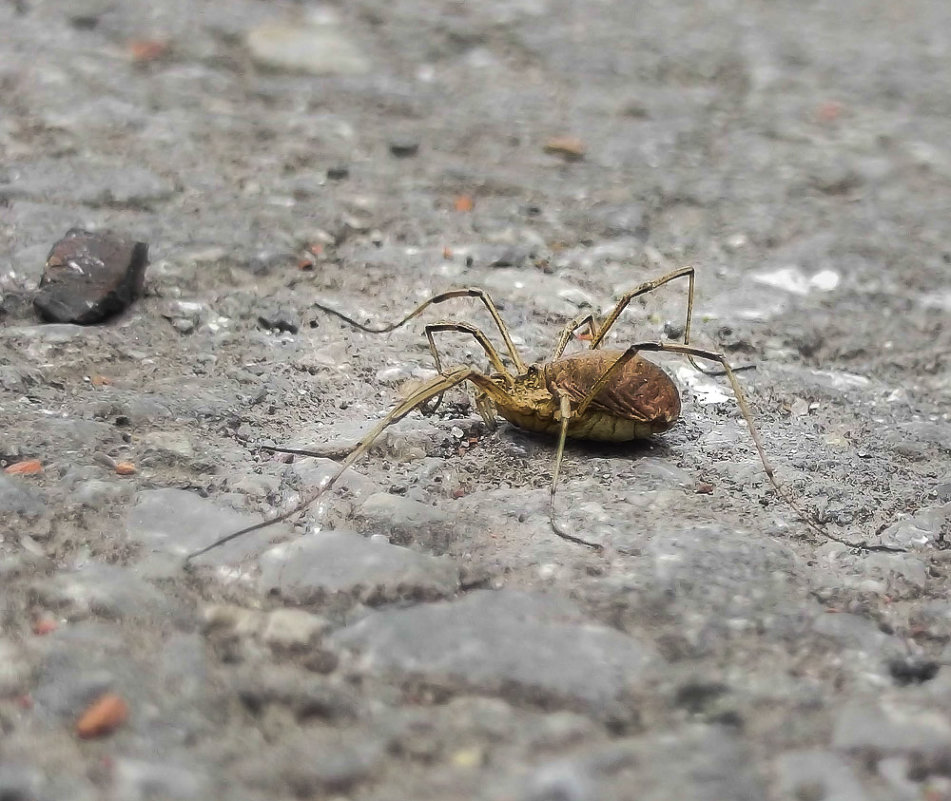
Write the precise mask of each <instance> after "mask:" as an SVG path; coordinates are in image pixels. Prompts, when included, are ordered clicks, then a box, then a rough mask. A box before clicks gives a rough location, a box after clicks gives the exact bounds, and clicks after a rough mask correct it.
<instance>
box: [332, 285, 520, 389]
mask: <svg viewBox="0 0 951 801" xmlns="http://www.w3.org/2000/svg"><path fill="white" fill-rule="evenodd" d="M453 298H478V299H479V300H480V301H482V304H483V305H484V306H485V307H486V309H488V312H489V314H490V315H491V316H492V319H493V321H494V322H495V325H496V327H497V328H498V329H499V333H500V334H501V335H502V339H503V340H504V341H505V348H506V350H507V351H508V354H509V356H510V357H511V359H512V363H513V364H514V365H515V369H516V372H518V373H524V372H525V362H523V361H522V357H521V356H519V353H518V351H517V350H516V349H515V343H514V342H513V341H512V337H511V335H510V334H509V330H508V327H507V326H506V325H505V322H504V321H503V320H502V315H501V314H499V310H498V307H497V306H496V305H495V301H493V300H492V298H491V297H490V296H489V293H488V292H486V291H485V290H484V289H479V288H478V287H468V288H466V289H452V290H450V291H449V292H441V293H440V294H438V295H433V296H432V297H431V298H429V300H424V301H423V302H422V303H420V304H419V306H417V307H416V308H415V309H413V311H411V312H410V313H409V314H407V315H406V316H405V317H403V319H401V320H399V321H398V322H395V323H391V324H390V325H383V326H378V327H377V326H369V325H364V324H363V323H358V322H357V321H356V320H354V319H353V318H352V317H348V316H347V315H345V314H343V313H342V312H339V311H337V310H336V309H334V308H333V307H332V306H325V305H324V304H322V303H314V304H313V305H314V306H316V307H317V308H318V309H320V310H321V311H325V312H327V314H332V315H333V316H334V317H339V318H340V319H341V320H343V321H344V322H345V323H348V324H350V325H352V326H353V327H354V328H359V329H360V330H361V331H366V332H367V333H370V334H388V333H389V332H390V331H395V330H396V329H397V328H399V327H400V326H402V325H405V324H406V323H408V322H409V321H410V320H412V319H413V318H414V317H418V316H419V315H420V314H422V312H423V311H424V310H425V309H426V308H427V307H428V306H431V305H433V304H434V303H444V302H445V301H447V300H452V299H453Z"/></svg>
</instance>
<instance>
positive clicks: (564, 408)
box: [548, 390, 602, 551]
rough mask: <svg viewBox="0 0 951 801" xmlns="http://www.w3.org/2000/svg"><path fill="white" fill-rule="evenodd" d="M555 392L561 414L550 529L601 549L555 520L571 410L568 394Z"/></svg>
mask: <svg viewBox="0 0 951 801" xmlns="http://www.w3.org/2000/svg"><path fill="white" fill-rule="evenodd" d="M555 394H556V395H557V396H558V413H559V415H560V416H561V428H560V429H559V431H558V449H557V450H556V451H555V466H554V467H553V468H552V471H551V490H550V491H549V494H548V521H549V522H550V523H551V529H552V531H554V532H555V533H556V534H557V535H558V536H559V537H561V538H562V539H566V540H568V541H569V542H573V543H575V544H576V545H586V546H588V547H589V548H594V549H595V550H596V551H600V550H602V547H601V545H599V544H598V543H596V542H590V541H589V540H586V539H582V538H581V537H579V536H577V535H576V534H571V533H570V532H568V531H565V529H563V528H562V527H561V525H560V524H559V523H558V522H557V516H556V514H555V489H556V488H557V487H558V474H559V472H560V471H561V459H562V457H563V456H564V455H565V440H566V439H567V438H568V423H569V422H570V421H571V417H572V411H571V401H570V400H568V396H567V395H564V394H562V393H561V392H558V390H555Z"/></svg>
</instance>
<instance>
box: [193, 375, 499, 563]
mask: <svg viewBox="0 0 951 801" xmlns="http://www.w3.org/2000/svg"><path fill="white" fill-rule="evenodd" d="M464 381H471V382H472V383H474V384H475V385H476V386H477V387H478V388H479V389H480V390H482V392H483V393H485V394H486V395H488V396H489V397H491V398H493V399H501V400H502V401H503V402H504V401H505V400H506V399H507V398H508V394H507V393H506V392H505V391H504V390H503V389H502V388H501V387H499V386H498V384H496V383H495V382H494V381H492V379H491V378H489V377H488V376H485V375H483V374H482V373H480V372H478V371H477V370H473V369H472V368H471V367H457V368H456V369H455V370H451V371H450V372H448V373H446V374H445V375H439V376H436V377H435V378H434V379H433V380H432V381H429V382H428V383H426V384H425V385H424V386H422V387H420V388H419V389H418V390H416V392H414V393H413V394H412V395H410V396H409V397H408V398H407V399H406V400H404V401H403V402H402V403H399V404H397V405H396V406H395V407H393V409H391V410H390V412H389V413H388V414H387V415H386V416H385V417H384V418H383V419H382V420H380V422H379V423H378V424H377V425H376V426H375V427H374V428H373V429H372V430H371V431H370V432H369V433H368V434H366V435H365V436H364V437H363V439H361V440H360V442H359V443H357V446H356V447H355V448H354V449H353V450H352V451H351V452H350V455H349V456H347V458H346V459H344V460H343V461H342V462H341V463H340V467H339V468H338V469H337V472H336V473H334V474H333V475H332V476H330V478H329V479H327V480H325V481H323V482H322V483H321V484H320V486H319V487H318V488H317V489H316V490H314V491H313V492H311V493H310V494H308V495H307V496H305V497H304V498H303V499H302V500H301V501H300V503H298V504H297V505H296V506H295V507H294V508H293V509H291V510H289V511H287V512H284V513H282V514H279V515H277V517H272V518H270V519H269V520H262V521H261V522H260V523H255V524H254V525H252V526H247V527H245V528H243V529H241V530H240V531H235V532H233V533H231V534H228V535H226V536H224V537H221V538H220V539H218V540H215V541H214V542H213V543H211V545H206V546H205V547H204V548H201V549H199V550H197V551H193V552H192V553H190V554H189V555H188V556H187V557H186V558H185V561H186V563H187V562H188V561H190V560H192V559H194V558H195V557H197V556H201V555H202V554H203V553H207V552H208V551H210V550H212V549H214V548H217V547H218V546H219V545H224V544H225V543H226V542H230V541H231V540H233V539H236V538H237V537H240V536H242V535H244V534H249V533H251V532H252V531H257V530H258V529H262V528H265V527H267V526H270V525H272V524H273V523H279V522H281V521H282V520H287V519H288V518H289V517H293V516H294V515H296V514H298V513H300V512H303V511H304V510H305V509H306V508H307V507H308V506H310V505H311V504H312V503H313V502H314V501H316V500H317V498H319V497H320V496H321V495H322V494H323V493H324V492H325V491H326V490H328V489H330V488H331V487H332V486H333V485H334V484H336V483H337V480H338V479H339V478H340V476H341V475H343V473H344V472H346V470H347V468H349V467H350V466H351V465H353V464H354V462H356V461H357V459H359V458H360V457H361V456H363V454H365V453H366V452H367V451H368V450H369V449H370V447H371V446H372V445H373V443H374V441H375V440H376V439H377V437H379V436H380V434H382V433H383V431H384V430H386V428H387V427H388V426H390V425H391V424H393V423H395V422H396V421H397V420H401V419H402V418H404V417H406V415H408V414H409V413H410V412H411V411H413V409H415V408H417V407H418V406H420V405H421V404H423V403H425V402H426V401H427V400H429V399H430V398H432V397H435V396H436V395H439V394H440V393H443V392H445V391H446V390H447V389H451V388H452V387H454V386H456V385H457V384H461V383H462V382H464Z"/></svg>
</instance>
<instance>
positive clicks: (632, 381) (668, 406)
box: [545, 350, 680, 439]
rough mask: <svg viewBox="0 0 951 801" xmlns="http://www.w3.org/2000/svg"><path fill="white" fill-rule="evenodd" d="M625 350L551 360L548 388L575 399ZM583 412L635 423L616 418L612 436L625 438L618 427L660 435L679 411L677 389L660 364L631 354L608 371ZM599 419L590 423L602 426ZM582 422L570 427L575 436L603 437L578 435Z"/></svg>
mask: <svg viewBox="0 0 951 801" xmlns="http://www.w3.org/2000/svg"><path fill="white" fill-rule="evenodd" d="M623 353H624V351H620V350H594V351H587V352H585V353H582V354H575V355H572V356H566V357H564V358H562V359H558V360H557V361H554V362H551V363H549V364H548V365H546V367H545V379H546V381H547V384H548V389H549V391H552V392H553V391H554V390H555V389H556V388H557V389H558V390H560V391H561V392H563V393H564V394H566V395H567V396H568V397H569V398H570V399H571V400H572V402H573V403H575V404H578V403H580V402H581V401H582V400H584V398H586V397H587V396H588V394H589V393H590V392H591V390H592V388H593V387H594V385H595V384H596V383H597V381H598V379H599V378H600V377H601V376H602V375H604V373H605V371H607V370H608V368H609V367H611V365H613V364H614V363H615V362H616V361H617V360H618V359H619V358H620V357H621V356H622V355H623ZM586 414H591V415H592V417H595V416H597V417H601V416H602V415H608V416H610V417H615V418H620V420H624V421H631V423H637V424H639V425H636V426H633V425H631V426H630V428H628V427H627V426H624V425H623V424H620V423H619V424H618V429H619V430H618V432H617V434H616V435H615V436H613V437H609V438H610V439H622V438H624V437H623V434H622V431H629V432H630V433H629V435H628V437H627V438H629V439H634V438H639V437H643V436H647V435H649V434H650V433H655V434H659V433H661V432H663V431H666V430H667V429H668V428H670V427H671V426H672V425H673V424H674V423H675V422H676V420H677V418H678V417H679V416H680V392H679V391H678V390H677V386H676V385H675V384H674V382H673V381H672V380H671V378H670V376H668V375H667V373H665V372H664V371H663V370H662V369H661V368H660V367H658V366H657V365H656V364H654V363H653V362H649V361H647V360H646V359H642V358H641V357H640V356H634V357H633V358H632V359H630V360H629V361H627V362H626V363H625V364H624V365H623V366H622V367H621V368H619V370H618V372H617V373H616V374H615V375H614V376H612V378H611V380H610V381H608V383H607V384H606V385H605V386H604V388H603V389H602V390H601V391H600V392H599V393H598V395H597V397H596V398H595V399H594V401H592V403H591V405H590V406H589V407H588V411H587V413H586ZM591 423H592V424H594V423H595V421H594V420H592V421H591ZM598 423H599V424H594V425H593V426H592V427H593V428H596V429H600V428H601V427H602V426H604V425H606V423H607V421H606V420H604V419H603V418H602V419H601V420H598ZM584 427H585V425H584V422H583V421H582V420H576V421H573V425H572V428H575V429H578V433H576V434H575V436H582V437H585V436H586V437H588V438H592V439H593V438H598V439H600V438H601V437H598V436H597V434H595V433H594V432H592V433H589V434H582V433H581V431H580V429H583V428H584ZM619 435H620V436H619ZM606 438H608V437H606Z"/></svg>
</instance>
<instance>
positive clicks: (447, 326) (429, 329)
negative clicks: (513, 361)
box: [420, 320, 515, 417]
mask: <svg viewBox="0 0 951 801" xmlns="http://www.w3.org/2000/svg"><path fill="white" fill-rule="evenodd" d="M424 330H425V332H426V339H428V340H429V352H430V353H431V354H432V355H433V361H434V362H435V364H436V371H437V372H439V373H442V372H443V369H442V359H440V358H439V349H438V348H437V347H436V338H435V336H433V335H434V334H437V333H439V332H441V331H457V332H460V333H463V334H471V335H472V336H473V337H474V338H475V340H476V342H478V343H479V344H480V345H481V346H482V349H483V350H484V351H485V353H486V355H487V356H488V357H489V362H490V363H491V365H492V367H493V368H494V369H495V371H496V372H497V373H498V374H499V375H500V376H501V377H502V380H503V381H505V384H506V386H507V387H508V388H509V389H511V388H512V387H514V386H515V379H514V378H512V376H511V374H510V373H509V371H508V370H506V369H505V365H504V364H502V357H501V356H499V352H498V351H497V350H496V349H495V346H494V345H493V344H492V343H491V342H490V341H489V338H488V337H487V336H486V335H485V334H484V333H483V332H482V330H481V329H479V328H476V327H475V326H474V325H471V324H469V323H454V322H451V321H449V320H442V321H441V322H438V323H431V324H430V325H427V326H426V328H425V329H424ZM442 398H443V393H441V392H440V393H439V394H438V395H437V396H436V397H435V398H434V399H433V402H432V403H430V404H427V405H426V407H425V408H420V411H421V412H422V413H423V414H426V415H430V414H433V413H435V411H436V409H438V408H439V404H441V403H442ZM481 411H482V410H481V409H480V413H481ZM483 417H484V415H483Z"/></svg>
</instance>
